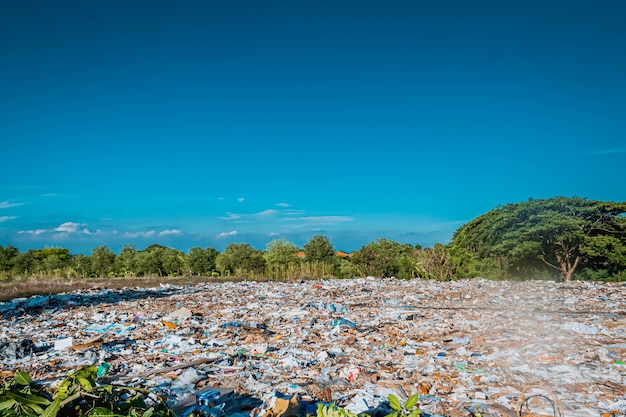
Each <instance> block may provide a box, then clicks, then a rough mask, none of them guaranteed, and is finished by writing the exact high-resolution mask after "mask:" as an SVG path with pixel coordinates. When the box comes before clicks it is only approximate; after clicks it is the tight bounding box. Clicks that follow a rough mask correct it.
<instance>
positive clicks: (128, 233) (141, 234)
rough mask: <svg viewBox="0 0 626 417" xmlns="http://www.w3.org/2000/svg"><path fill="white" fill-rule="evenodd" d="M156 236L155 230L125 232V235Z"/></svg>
mask: <svg viewBox="0 0 626 417" xmlns="http://www.w3.org/2000/svg"><path fill="white" fill-rule="evenodd" d="M150 236H154V230H149V231H147V232H132V233H131V232H126V233H124V237H131V238H132V237H150Z"/></svg>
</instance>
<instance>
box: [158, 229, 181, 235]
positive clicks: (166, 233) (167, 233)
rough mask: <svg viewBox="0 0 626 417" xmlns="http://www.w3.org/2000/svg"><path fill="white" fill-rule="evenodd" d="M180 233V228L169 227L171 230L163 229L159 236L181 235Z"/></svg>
mask: <svg viewBox="0 0 626 417" xmlns="http://www.w3.org/2000/svg"><path fill="white" fill-rule="evenodd" d="M182 234H183V232H181V231H180V230H177V229H171V230H163V231H162V232H160V233H159V236H167V235H182Z"/></svg>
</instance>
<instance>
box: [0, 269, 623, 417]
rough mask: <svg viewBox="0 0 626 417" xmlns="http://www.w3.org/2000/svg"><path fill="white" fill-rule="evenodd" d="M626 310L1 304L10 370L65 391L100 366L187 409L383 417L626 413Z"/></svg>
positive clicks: (610, 303)
mask: <svg viewBox="0 0 626 417" xmlns="http://www.w3.org/2000/svg"><path fill="white" fill-rule="evenodd" d="M625 303H626V285H624V284H621V283H592V282H570V283H554V282H545V281H529V282H493V281H487V280H483V279H474V280H464V281H456V282H446V283H438V282H432V281H417V280H414V281H399V280H396V279H378V278H362V279H355V280H327V281H322V282H319V281H302V282H297V283H285V282H280V283H279V282H265V283H258V282H238V283H235V282H224V283H205V284H199V285H195V286H191V285H188V286H175V285H162V286H160V287H156V288H127V289H115V290H106V289H91V290H81V291H76V292H72V293H66V294H58V295H50V296H45V297H32V298H21V299H14V300H12V301H10V302H7V303H0V317H1V318H0V323H1V324H2V327H1V328H2V330H1V332H0V364H1V365H0V371H3V372H4V371H6V372H10V371H11V370H15V369H18V368H22V369H25V370H26V371H29V372H31V373H33V374H35V375H36V378H38V379H40V380H44V381H46V382H47V383H49V384H51V385H54V384H55V383H58V382H59V381H60V380H61V378H63V377H64V376H65V375H66V373H67V370H68V369H72V368H75V367H76V366H82V365H96V366H99V372H98V376H99V378H100V379H101V380H102V381H108V382H112V383H121V384H125V385H130V386H142V387H145V388H148V389H150V390H152V391H154V392H155V393H157V394H159V395H164V396H166V397H168V398H170V401H171V403H172V404H173V405H176V407H178V409H179V414H178V415H184V413H185V412H186V411H187V412H188V414H191V413H192V412H194V410H195V412H201V413H204V415H211V416H214V417H222V416H232V415H235V416H236V417H243V416H244V415H245V416H248V415H255V416H258V417H260V416H263V417H271V416H278V415H281V413H282V414H284V413H285V412H287V410H290V411H289V412H293V413H295V415H302V413H304V412H307V411H306V410H313V414H314V413H315V407H316V404H318V403H320V402H324V403H332V402H334V403H336V404H337V405H338V406H342V407H345V408H346V409H347V410H350V411H352V412H355V413H363V412H365V413H368V414H370V415H371V416H373V417H378V416H384V415H386V414H387V413H388V412H389V409H388V408H385V407H386V405H385V404H386V403H385V401H386V399H387V396H388V395H389V394H390V393H395V394H397V395H398V396H399V397H401V398H407V397H408V396H410V395H411V394H413V393H419V394H420V397H419V401H420V406H421V408H422V410H424V413H425V415H430V416H444V415H445V416H460V415H477V414H482V415H485V416H488V415H506V412H505V411H503V410H508V412H512V413H517V411H518V410H519V409H520V407H526V408H528V409H531V408H532V406H533V405H534V404H533V403H532V402H531V401H530V400H528V401H527V398H528V395H534V394H532V392H530V391H529V392H530V394H528V392H526V391H524V389H525V387H527V386H541V387H545V389H548V390H549V391H548V392H549V393H550V395H549V396H550V397H554V398H558V401H559V407H562V409H563V412H564V414H565V415H576V416H582V417H584V416H597V415H600V414H603V413H605V414H607V415H611V413H613V414H615V413H622V414H624V413H626V397H625V394H626V366H624V359H625V358H626V308H625V307H626V306H625ZM216 392H217V393H219V395H218V394H216ZM527 394H528V395H527ZM203 395H204V396H205V397H203ZM525 396H526V397H525ZM553 401H554V400H553ZM253 410H256V411H254V413H253ZM539 411H541V412H547V413H548V414H549V411H550V410H547V411H546V410H542V409H540V410H539ZM251 413H252V414H251ZM255 413H256V414H255ZM490 413H491V414H490ZM513 415H515V414H513Z"/></svg>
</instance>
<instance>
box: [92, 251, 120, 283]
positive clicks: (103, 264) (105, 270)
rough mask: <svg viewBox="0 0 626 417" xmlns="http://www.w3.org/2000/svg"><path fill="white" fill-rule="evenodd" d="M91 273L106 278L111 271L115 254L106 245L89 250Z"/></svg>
mask: <svg viewBox="0 0 626 417" xmlns="http://www.w3.org/2000/svg"><path fill="white" fill-rule="evenodd" d="M90 258H91V272H92V274H93V275H95V276H98V277H106V276H107V275H108V274H109V272H112V271H113V266H114V264H115V253H114V252H113V251H112V250H111V249H109V248H108V246H107V245H102V246H98V247H97V248H94V249H92V250H91V256H90Z"/></svg>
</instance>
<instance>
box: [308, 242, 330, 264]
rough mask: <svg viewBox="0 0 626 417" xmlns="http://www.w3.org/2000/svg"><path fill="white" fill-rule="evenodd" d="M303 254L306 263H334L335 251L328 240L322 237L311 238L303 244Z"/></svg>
mask: <svg viewBox="0 0 626 417" xmlns="http://www.w3.org/2000/svg"><path fill="white" fill-rule="evenodd" d="M304 254H305V256H306V261H307V262H326V263H329V264H334V263H335V249H334V248H333V245H332V243H330V240H328V238H327V237H326V236H324V235H316V236H313V237H312V238H311V239H310V240H309V241H308V242H307V243H305V244H304Z"/></svg>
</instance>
